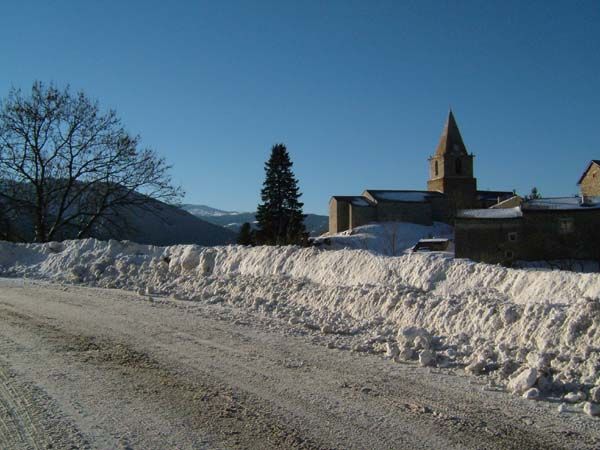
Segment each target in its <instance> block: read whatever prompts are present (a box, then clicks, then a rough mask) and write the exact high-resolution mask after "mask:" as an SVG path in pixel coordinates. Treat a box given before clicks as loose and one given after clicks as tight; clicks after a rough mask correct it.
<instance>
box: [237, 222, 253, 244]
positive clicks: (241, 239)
mask: <svg viewBox="0 0 600 450" xmlns="http://www.w3.org/2000/svg"><path fill="white" fill-rule="evenodd" d="M237 243H238V244H239V245H253V244H254V232H253V231H252V227H251V226H250V224H249V223H248V222H245V223H244V224H243V225H242V228H241V229H240V234H239V235H238V238H237Z"/></svg>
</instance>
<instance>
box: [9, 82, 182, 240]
mask: <svg viewBox="0 0 600 450" xmlns="http://www.w3.org/2000/svg"><path fill="white" fill-rule="evenodd" d="M139 142H140V138H139V136H131V135H130V134H129V133H127V131H126V130H125V128H124V127H123V125H122V123H121V120H120V119H119V118H118V117H117V114H116V112H115V111H113V110H109V111H107V112H102V111H100V108H99V106H98V103H97V102H95V101H92V100H90V99H88V98H87V97H86V96H85V94H84V93H83V92H79V93H77V94H75V95H73V94H71V92H70V91H69V88H68V87H67V88H65V89H63V90H59V89H58V88H57V87H55V86H53V85H50V86H47V87H46V86H44V85H43V84H42V83H40V82H35V83H34V84H33V86H32V89H31V93H30V94H29V95H25V94H24V93H23V92H21V90H18V89H13V90H11V91H10V92H9V94H8V97H7V98H6V99H4V100H3V101H2V103H0V202H1V203H2V206H3V214H2V215H1V216H0V224H2V223H6V226H5V229H14V230H19V229H23V227H25V228H27V227H29V228H30V229H29V230H27V231H28V232H24V233H22V234H23V235H25V236H30V237H29V239H33V240H35V241H38V242H45V241H48V240H52V239H63V238H66V237H84V236H93V235H95V233H96V232H99V231H100V230H101V231H102V232H103V233H104V234H105V235H107V236H109V237H110V236H111V234H112V235H114V234H116V233H118V231H119V230H120V229H122V228H123V227H124V226H125V225H126V219H125V217H124V216H125V214H124V212H125V211H126V210H127V208H128V207H131V206H137V207H140V208H147V207H148V205H149V204H150V203H151V202H152V199H156V200H161V201H165V202H167V203H171V202H175V201H177V200H179V199H180V198H181V195H182V191H181V189H180V188H178V187H175V186H173V183H172V180H171V178H170V176H169V170H170V166H169V165H167V164H166V162H165V161H164V159H162V158H160V157H158V156H157V155H156V153H155V152H153V151H152V150H150V149H146V148H142V149H140V148H139ZM149 209H152V208H149ZM110 230H113V231H112V232H111V231H110ZM5 234H6V233H5V232H4V231H0V238H3V237H6V236H5ZM13 236H16V235H15V234H13ZM15 239H16V238H15Z"/></svg>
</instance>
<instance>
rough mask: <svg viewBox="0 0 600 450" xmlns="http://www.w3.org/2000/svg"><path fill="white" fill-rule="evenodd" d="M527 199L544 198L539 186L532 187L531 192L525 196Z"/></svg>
mask: <svg viewBox="0 0 600 450" xmlns="http://www.w3.org/2000/svg"><path fill="white" fill-rule="evenodd" d="M525 198H526V199H527V200H537V199H538V198H542V194H540V191H538V188H536V187H535V186H534V187H532V188H531V194H529V195H527V196H525Z"/></svg>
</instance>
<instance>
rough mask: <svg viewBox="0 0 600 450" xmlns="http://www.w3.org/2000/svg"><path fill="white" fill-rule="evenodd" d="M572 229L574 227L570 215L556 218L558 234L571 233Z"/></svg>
mask: <svg viewBox="0 0 600 450" xmlns="http://www.w3.org/2000/svg"><path fill="white" fill-rule="evenodd" d="M574 229H575V224H574V222H573V219H572V218H571V217H566V218H564V219H558V232H559V233H560V234H569V233H572V232H573V230H574Z"/></svg>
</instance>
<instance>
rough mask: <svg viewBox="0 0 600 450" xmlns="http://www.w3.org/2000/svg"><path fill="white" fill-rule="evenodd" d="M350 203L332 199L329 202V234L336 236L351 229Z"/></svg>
mask: <svg viewBox="0 0 600 450" xmlns="http://www.w3.org/2000/svg"><path fill="white" fill-rule="evenodd" d="M349 217H350V203H349V202H347V201H343V200H337V199H336V198H332V199H331V201H330V202H329V233H330V234H336V233H340V232H342V231H345V230H347V229H348V228H349Z"/></svg>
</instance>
